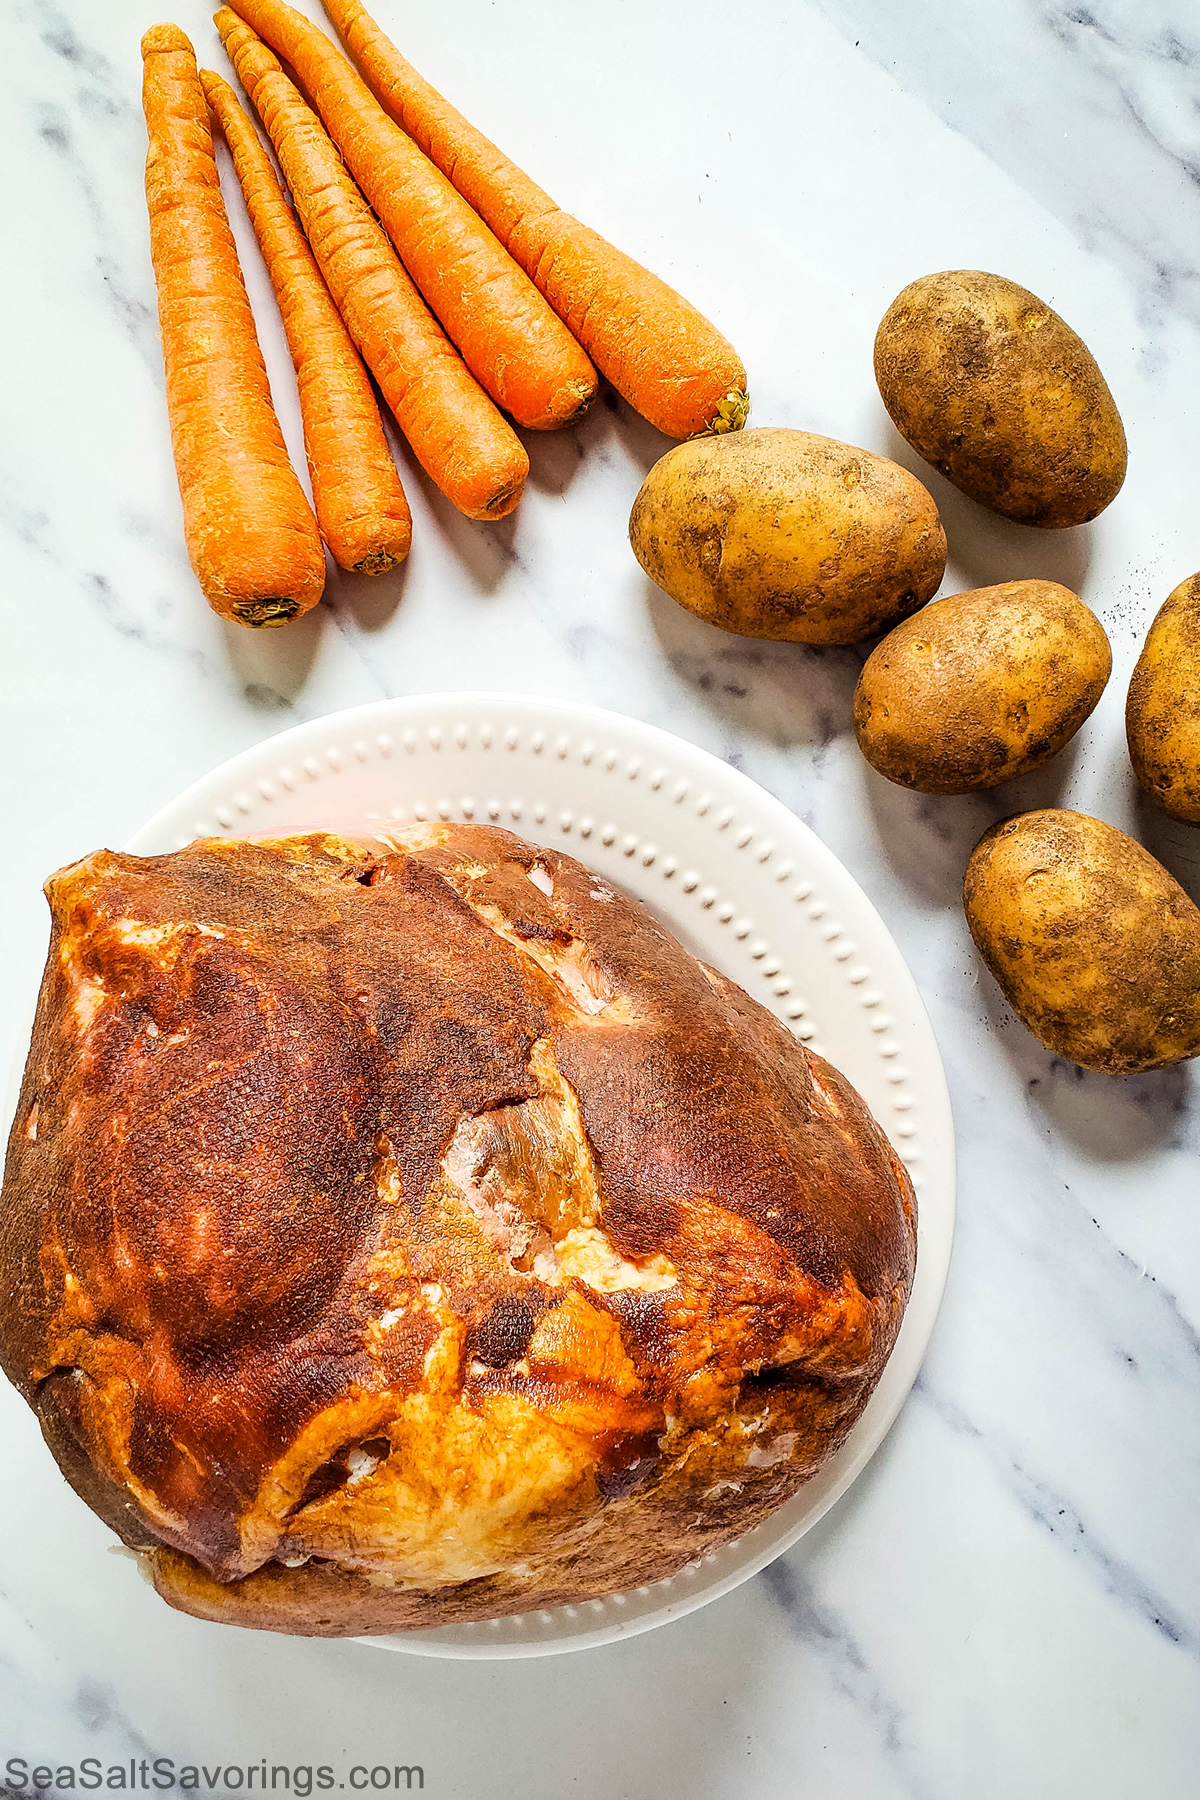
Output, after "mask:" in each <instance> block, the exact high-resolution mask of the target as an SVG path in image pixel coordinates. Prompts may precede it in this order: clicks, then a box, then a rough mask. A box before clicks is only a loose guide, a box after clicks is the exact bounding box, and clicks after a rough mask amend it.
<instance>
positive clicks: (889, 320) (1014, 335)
mask: <svg viewBox="0 0 1200 1800" xmlns="http://www.w3.org/2000/svg"><path fill="white" fill-rule="evenodd" d="M875 379H876V381H877V383H878V385H879V392H880V394H881V396H882V398H883V403H884V405H885V406H886V407H887V410H888V412H889V414H890V415H891V418H892V422H893V424H894V425H895V426H896V429H897V430H898V431H899V432H900V433H901V435H902V436H903V437H904V438H906V439H907V441H908V442H909V443H910V444H911V445H912V447H913V449H914V450H916V451H917V453H918V455H920V456H923V457H924V458H925V460H926V462H929V463H932V465H933V467H934V468H935V469H937V470H938V472H939V473H940V474H942V475H944V476H945V477H946V479H947V481H951V482H953V483H954V485H955V487H957V488H959V489H960V490H961V491H962V492H963V493H964V494H967V495H968V496H969V497H970V498H971V499H972V500H976V501H978V502H979V503H980V505H982V506H986V507H989V508H990V509H991V510H992V511H993V512H997V513H1000V514H1001V515H1002V516H1003V517H1004V518H1007V519H1015V520H1017V521H1018V522H1019V523H1021V524H1024V525H1038V526H1042V527H1045V528H1047V529H1052V530H1061V529H1063V528H1064V527H1067V526H1071V525H1082V524H1084V523H1086V521H1087V520H1089V519H1094V518H1095V517H1096V516H1097V514H1099V513H1101V512H1103V511H1104V509H1105V507H1106V506H1108V505H1110V504H1111V502H1112V501H1113V500H1114V499H1115V498H1116V496H1117V494H1118V493H1119V492H1120V489H1121V485H1122V483H1123V482H1124V479H1125V467H1126V459H1127V448H1126V442H1125V428H1124V426H1123V425H1122V423H1121V415H1120V413H1119V412H1118V410H1117V405H1116V402H1115V400H1114V399H1113V397H1112V394H1111V393H1110V391H1109V388H1108V384H1107V382H1106V381H1105V379H1104V376H1103V375H1102V374H1101V372H1100V368H1099V366H1098V364H1097V362H1096V359H1095V357H1094V356H1093V355H1092V353H1091V351H1090V350H1089V349H1088V347H1087V345H1086V344H1085V343H1084V342H1083V340H1082V338H1080V337H1079V335H1078V334H1077V333H1076V332H1075V331H1073V330H1072V329H1071V327H1070V326H1069V325H1068V324H1067V323H1066V321H1065V319H1062V318H1060V317H1059V315H1058V314H1057V313H1056V312H1054V311H1053V309H1052V308H1051V307H1049V306H1047V305H1046V304H1045V303H1044V301H1042V300H1039V299H1038V297H1037V295H1036V294H1032V293H1030V291H1029V289H1028V288H1023V287H1020V286H1018V285H1017V283H1016V282H1014V281H1008V280H1007V279H1006V278H1005V277H1004V276H1001V275H991V274H988V273H987V272H986V271H984V270H981V269H949V270H946V271H944V272H943V273H941V274H936V275H924V276H922V277H921V278H920V279H919V280H917V281H914V282H911V283H910V284H909V286H908V287H906V288H905V289H904V290H903V292H901V293H900V294H899V295H897V297H896V299H895V300H894V301H893V302H892V304H891V306H890V307H889V308H888V310H887V312H886V313H885V314H884V317H883V320H882V322H881V324H880V326H879V330H878V333H877V334H876V338H875Z"/></svg>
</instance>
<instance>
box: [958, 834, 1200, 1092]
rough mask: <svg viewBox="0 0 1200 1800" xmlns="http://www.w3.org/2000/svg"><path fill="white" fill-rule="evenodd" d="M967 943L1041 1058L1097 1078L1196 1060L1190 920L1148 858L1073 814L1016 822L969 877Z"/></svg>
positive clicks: (1197, 984) (1182, 900) (978, 849)
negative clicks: (1045, 1053)
mask: <svg viewBox="0 0 1200 1800" xmlns="http://www.w3.org/2000/svg"><path fill="white" fill-rule="evenodd" d="M963 904H964V907H965V909H966V914H967V923H968V925H969V926H970V928H971V936H972V937H973V938H974V939H975V943H976V945H977V946H978V949H979V952H980V954H981V956H982V957H983V959H984V961H985V962H986V963H987V966H988V968H989V969H990V970H991V971H992V974H993V975H994V976H995V977H996V980H997V981H998V982H999V983H1000V986H1001V987H1002V988H1003V990H1004V995H1005V998H1006V999H1007V1000H1008V1002H1009V1004H1010V1005H1011V1006H1012V1007H1013V1009H1014V1011H1015V1012H1017V1013H1018V1014H1019V1015H1020V1017H1021V1018H1022V1019H1023V1020H1024V1022H1025V1024H1026V1025H1027V1026H1028V1027H1029V1029H1030V1031H1032V1032H1033V1035H1034V1036H1035V1037H1036V1038H1040V1040H1041V1042H1042V1043H1043V1044H1045V1046H1046V1048H1047V1049H1048V1050H1053V1051H1054V1052H1055V1053H1056V1054H1057V1055H1059V1056H1063V1057H1066V1058H1067V1059H1068V1060H1069V1061H1070V1062H1074V1063H1079V1064H1080V1065H1081V1066H1082V1067H1083V1068H1085V1069H1096V1070H1099V1071H1100V1072H1101V1073H1102V1074H1106V1075H1132V1074H1136V1073H1137V1072H1138V1071H1140V1070H1142V1069H1158V1068H1162V1067H1163V1066H1164V1065H1165V1064H1168V1063H1177V1062H1183V1061H1184V1060H1185V1059H1186V1058H1187V1057H1189V1056H1195V1055H1197V1054H1198V1053H1200V907H1196V906H1194V905H1193V904H1192V902H1191V901H1190V900H1189V899H1188V897H1187V895H1186V894H1185V893H1184V891H1183V889H1182V888H1181V887H1180V885H1179V883H1178V882H1177V881H1175V880H1174V879H1173V878H1172V876H1170V875H1169V874H1168V873H1167V871H1166V869H1164V868H1163V866H1162V864H1161V863H1159V862H1156V861H1155V859H1154V858H1153V857H1152V856H1151V855H1150V852H1149V851H1148V850H1143V848H1142V846H1141V845H1140V844H1138V843H1135V842H1134V840H1133V839H1132V838H1131V837H1126V835H1125V833H1124V832H1123V831H1118V830H1117V829H1116V827H1115V826H1112V825H1106V824H1104V823H1103V822H1102V821H1101V820H1100V819H1092V818H1089V817H1088V816H1087V815H1086V814H1085V813H1077V812H1065V811H1060V810H1058V809H1056V808H1048V809H1046V810H1045V811H1042V812H1028V813H1021V814H1019V815H1018V816H1017V817H1016V818H1015V819H1006V820H1004V821H1003V823H1002V824H999V825H993V827H992V829H991V830H990V831H987V832H985V833H984V835H983V837H981V838H980V840H979V842H978V844H977V845H976V846H975V849H974V851H973V852H972V855H971V860H970V862H969V863H968V864H967V874H966V880H965V882H964V884H963Z"/></svg>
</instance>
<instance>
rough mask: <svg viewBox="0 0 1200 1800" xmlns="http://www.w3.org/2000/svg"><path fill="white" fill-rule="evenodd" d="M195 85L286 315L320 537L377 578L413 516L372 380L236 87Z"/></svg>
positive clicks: (215, 81)
mask: <svg viewBox="0 0 1200 1800" xmlns="http://www.w3.org/2000/svg"><path fill="white" fill-rule="evenodd" d="M200 83H201V86H202V87H203V89H204V97H205V99H206V100H207V101H208V104H209V106H210V108H211V109H212V112H213V114H214V116H215V118H216V120H217V123H218V124H219V126H220V127H221V132H222V135H223V136H224V139H225V142H226V143H227V144H228V146H229V153H230V155H231V156H232V158H233V166H234V168H235V170H236V171H237V178H238V181H239V182H240V183H241V188H242V193H243V195H244V196H245V200H246V210H247V211H248V212H249V214H250V222H251V224H252V225H253V226H254V232H255V236H256V237H257V238H258V242H259V248H260V249H261V250H262V253H263V260H264V261H265V262H266V265H267V271H268V273H269V274H270V277H271V283H272V286H273V287H274V289H275V295H276V298H277V299H278V301H279V310H280V312H281V313H282V315H283V327H284V330H285V331H286V333H287V341H288V348H289V349H290V350H291V353H292V361H293V363H294V364H295V365H296V384H297V387H298V388H299V390H300V415H301V417H302V419H303V421H304V447H305V449H306V450H307V452H308V471H309V475H310V476H311V478H312V491H313V505H314V507H315V508H316V514H317V524H318V525H319V526H320V528H321V536H322V537H323V538H324V539H325V542H326V543H327V544H328V545H329V548H330V550H331V551H332V552H333V554H334V556H335V558H336V559H337V561H338V562H339V563H340V564H341V566H342V568H343V569H354V570H357V571H358V572H359V573H360V574H364V575H379V574H382V573H383V571H384V570H385V569H394V568H395V567H396V565H397V563H401V562H403V561H404V558H405V557H406V556H407V555H408V547H409V544H410V542H411V540H412V516H411V514H410V513H409V510H408V501H407V500H406V499H405V497H404V489H403V488H402V487H401V485H400V477H399V475H397V473H396V465H395V463H394V462H393V461H392V454H391V451H390V450H389V449H388V446H387V439H386V438H385V437H384V435H383V425H382V423H381V421H380V418H379V408H378V407H377V406H376V404H375V396H374V394H373V393H372V391H371V381H370V377H369V376H368V374H367V371H366V370H365V369H364V368H363V366H362V363H361V362H360V360H359V356H358V352H357V350H356V349H355V348H354V344H353V342H352V341H351V338H350V334H349V333H348V332H347V330H346V327H345V326H344V325H343V323H342V317H341V314H340V313H339V312H338V309H337V307H336V306H335V305H334V304H333V301H332V299H331V298H330V295H329V289H328V288H327V287H326V286H325V282H324V280H323V279H322V276H321V271H320V270H319V269H318V267H317V265H316V263H315V262H314V260H313V253H312V251H311V250H310V249H309V247H308V241H307V239H306V238H305V236H304V233H303V232H302V231H301V229H300V227H299V225H298V224H297V223H296V220H295V218H294V216H293V214H292V210H291V207H290V206H289V205H288V203H287V201H286V200H285V199H284V197H283V193H282V190H281V189H280V186H279V183H278V181H277V180H276V178H275V171H274V169H273V168H272V167H271V159H270V157H269V156H268V155H267V153H266V151H265V150H264V149H263V147H262V143H261V142H260V140H259V136H258V133H257V132H256V131H255V129H254V126H253V125H252V124H251V123H250V120H249V119H248V118H247V117H246V114H245V113H244V112H243V111H242V108H241V107H240V106H239V104H238V101H237V96H236V95H235V94H234V91H233V89H232V88H231V87H230V86H229V83H228V82H227V81H222V79H221V77H220V76H219V75H214V74H213V72H212V70H211V69H201V71H200Z"/></svg>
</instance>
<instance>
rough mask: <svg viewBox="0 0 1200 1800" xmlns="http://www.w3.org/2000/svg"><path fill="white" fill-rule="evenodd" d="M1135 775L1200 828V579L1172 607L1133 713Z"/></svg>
mask: <svg viewBox="0 0 1200 1800" xmlns="http://www.w3.org/2000/svg"><path fill="white" fill-rule="evenodd" d="M1125 730H1126V734H1127V736H1128V738H1129V755H1130V759H1131V760H1132V762H1133V768H1134V773H1135V774H1136V776H1137V778H1138V781H1139V782H1140V783H1141V785H1142V787H1144V788H1145V790H1146V792H1147V793H1148V794H1150V795H1151V796H1152V797H1153V798H1154V799H1155V800H1157V802H1158V804H1159V805H1160V806H1161V807H1162V809H1163V811H1164V812H1168V813H1170V815H1171V817H1172V818H1173V819H1182V820H1183V821H1184V822H1185V824H1188V825H1200V575H1193V576H1192V577H1191V579H1190V580H1188V581H1184V582H1181V583H1180V585H1179V586H1178V587H1177V588H1176V589H1175V591H1174V593H1173V594H1171V595H1169V597H1168V598H1167V599H1166V600H1165V601H1164V603H1163V605H1162V607H1161V608H1160V610H1159V612H1158V615H1157V617H1156V618H1155V620H1154V623H1153V624H1152V625H1151V627H1150V631H1149V633H1148V635H1147V638H1146V642H1145V644H1144V646H1143V648H1142V654H1141V655H1140V656H1139V657H1138V661H1137V667H1136V668H1135V669H1134V671H1133V679H1132V680H1131V682H1130V683H1129V698H1128V700H1127V702H1126V706H1125Z"/></svg>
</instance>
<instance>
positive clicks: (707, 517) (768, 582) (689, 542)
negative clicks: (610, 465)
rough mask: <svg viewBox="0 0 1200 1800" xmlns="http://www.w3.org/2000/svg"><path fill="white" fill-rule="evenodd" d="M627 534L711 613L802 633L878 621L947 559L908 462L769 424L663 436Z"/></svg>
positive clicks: (819, 634)
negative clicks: (670, 438)
mask: <svg viewBox="0 0 1200 1800" xmlns="http://www.w3.org/2000/svg"><path fill="white" fill-rule="evenodd" d="M629 541H630V543H631V544H632V546H633V552H634V555H635V556H636V557H637V559H638V561H639V562H640V563H641V565H642V567H643V569H645V571H646V573H647V575H649V577H650V579H651V580H652V581H655V582H657V583H658V585H659V587H661V588H665V590H666V591H667V593H668V594H670V596H671V598H672V599H673V600H677V601H678V602H679V604H680V605H681V606H686V607H687V608H688V609H689V611H691V612H694V613H696V614H698V616H699V617H700V618H702V619H707V620H708V621H709V623H710V624H713V625H720V626H722V627H723V628H724V629H725V630H726V631H736V632H740V633H741V634H742V635H743V636H745V637H759V638H785V639H790V640H791V641H793V642H795V643H802V644H853V643H857V642H858V641H859V639H861V638H865V637H871V636H873V635H874V633H876V632H878V631H885V630H886V629H887V628H888V626H890V625H894V624H895V623H896V621H897V620H898V619H901V618H903V617H904V616H905V614H907V613H910V612H913V611H914V610H915V609H916V608H917V607H918V606H921V605H923V604H924V602H925V601H926V600H928V599H929V598H930V597H931V596H932V595H933V594H935V593H936V592H937V587H938V583H939V582H940V581H941V579H942V572H943V570H944V569H945V566H946V537H945V533H944V532H943V530H942V526H941V521H940V520H939V518H938V514H937V508H936V506H935V505H934V503H933V500H932V499H931V498H930V496H929V494H928V493H927V491H926V490H925V488H924V487H922V485H921V483H920V482H919V481H918V480H917V478H916V476H915V475H910V474H909V472H908V470H907V469H902V468H901V467H900V466H899V464H898V463H894V462H889V461H888V460H887V458H886V457H883V456H876V455H874V454H873V453H872V452H871V451H869V450H856V449H855V448H853V446H852V445H850V444H841V443H838V442H837V441H836V440H835V439H833V438H827V437H818V436H815V435H814V434H813V433H811V432H807V431H790V430H786V429H784V428H776V427H769V426H760V427H754V428H751V429H750V430H747V431H739V432H735V433H730V434H728V435H727V436H724V437H706V438H695V439H693V440H691V441H690V442H688V443H686V444H680V445H678V447H677V448H676V449H674V450H668V452H667V454H666V455H665V456H664V457H662V458H661V459H660V460H659V461H658V462H656V463H655V465H654V467H653V468H652V469H651V470H650V473H649V474H648V475H647V477H646V479H645V481H644V482H643V484H642V489H641V492H640V493H639V495H638V497H637V499H636V501H635V502H634V506H633V512H632V514H631V516H630V521H629Z"/></svg>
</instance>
